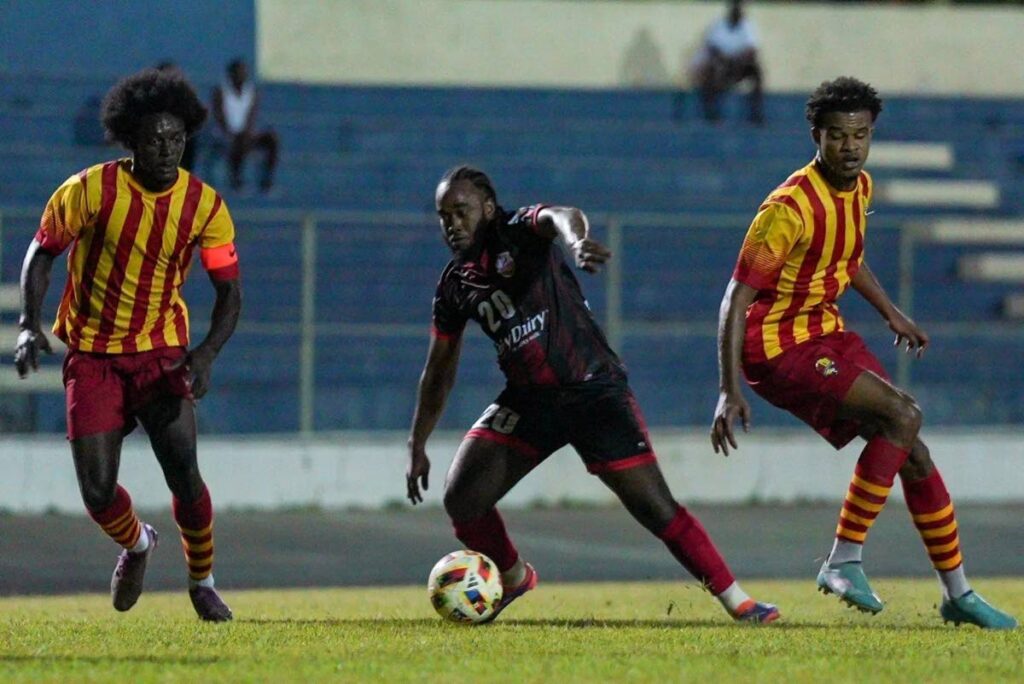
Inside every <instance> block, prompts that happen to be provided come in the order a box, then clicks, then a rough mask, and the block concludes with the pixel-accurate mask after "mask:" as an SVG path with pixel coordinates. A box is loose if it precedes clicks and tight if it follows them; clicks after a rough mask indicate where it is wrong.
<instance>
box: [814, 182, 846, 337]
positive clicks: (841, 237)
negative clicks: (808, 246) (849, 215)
mask: <svg viewBox="0 0 1024 684" xmlns="http://www.w3.org/2000/svg"><path fill="white" fill-rule="evenodd" d="M833 201H834V202H835V210H836V236H835V240H833V241H832V258H831V260H830V261H829V265H828V267H827V268H826V269H825V299H824V301H826V302H832V301H835V298H836V297H837V296H838V294H839V279H838V278H836V270H837V269H838V268H839V262H840V261H841V260H842V258H843V250H844V249H846V202H845V201H844V200H843V198H842V197H835V198H833ZM816 313H817V316H816V317H815V321H814V324H813V325H811V326H810V330H809V331H810V333H811V336H812V337H819V336H820V335H821V333H822V329H821V319H822V317H823V312H822V311H821V310H819V311H817V312H816Z"/></svg>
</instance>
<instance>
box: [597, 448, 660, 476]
mask: <svg viewBox="0 0 1024 684" xmlns="http://www.w3.org/2000/svg"><path fill="white" fill-rule="evenodd" d="M656 460H657V459H656V458H655V457H654V453H653V452H650V451H648V452H647V453H645V454H637V455H636V456H630V457H629V458H622V459H619V460H618V461H604V462H602V463H588V464H587V472H589V473H591V474H592V475H600V474H601V473H613V472H617V471H619V470H628V469H630V468H638V467H640V466H643V465H647V464H648V463H654V462H655V461H656Z"/></svg>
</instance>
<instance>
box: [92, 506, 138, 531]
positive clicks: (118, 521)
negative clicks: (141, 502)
mask: <svg viewBox="0 0 1024 684" xmlns="http://www.w3.org/2000/svg"><path fill="white" fill-rule="evenodd" d="M134 515H135V509H133V508H129V509H128V510H127V511H125V512H124V513H122V514H121V515H119V516H118V517H117V518H115V519H114V520H111V521H110V522H108V523H107V524H106V525H100V527H102V528H103V529H104V530H116V529H117V528H118V527H120V526H121V525H123V524H124V523H125V522H126V521H127V520H128V519H129V518H131V517H132V516H134Z"/></svg>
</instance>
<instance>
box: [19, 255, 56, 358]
mask: <svg viewBox="0 0 1024 684" xmlns="http://www.w3.org/2000/svg"><path fill="white" fill-rule="evenodd" d="M56 258H57V255H56V254H53V253H51V252H49V251H47V250H46V249H44V248H43V246H42V244H40V242H39V240H37V239H33V240H32V244H30V245H29V246H28V251H26V253H25V260H24V262H23V264H22V268H21V316H20V317H19V318H18V328H19V329H20V332H19V333H18V342H17V345H16V347H15V350H14V367H15V368H16V369H17V371H18V376H19V377H22V378H24V377H26V376H27V375H28V372H29V369H31V370H39V352H40V351H44V352H46V353H47V354H52V353H53V349H51V348H50V341H49V340H47V339H46V335H45V334H44V333H43V331H42V328H41V327H40V317H41V313H42V309H43V298H44V297H45V296H46V290H47V288H49V286H50V272H51V270H52V269H53V260H54V259H56Z"/></svg>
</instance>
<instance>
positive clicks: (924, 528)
mask: <svg viewBox="0 0 1024 684" xmlns="http://www.w3.org/2000/svg"><path fill="white" fill-rule="evenodd" d="M903 494H904V496H906V498H907V508H909V509H910V515H911V516H912V517H913V519H914V526H915V527H917V531H918V533H920V535H921V539H922V540H923V541H924V545H925V548H926V549H928V556H929V557H931V559H932V565H933V566H935V569H936V570H941V571H946V570H955V569H956V568H957V567H958V566H959V565H961V564H962V563H963V556H961V555H960V535H959V534H958V532H957V526H956V514H955V513H954V511H953V502H952V500H950V498H949V491H948V490H947V489H946V483H945V482H943V481H942V475H940V474H939V469H938V468H936V469H935V470H933V471H932V473H931V474H930V475H929V476H928V477H925V478H922V479H920V480H914V481H913V482H904V483H903Z"/></svg>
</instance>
